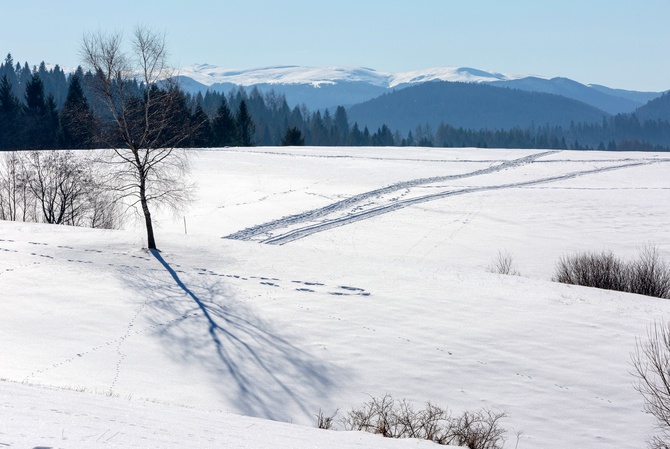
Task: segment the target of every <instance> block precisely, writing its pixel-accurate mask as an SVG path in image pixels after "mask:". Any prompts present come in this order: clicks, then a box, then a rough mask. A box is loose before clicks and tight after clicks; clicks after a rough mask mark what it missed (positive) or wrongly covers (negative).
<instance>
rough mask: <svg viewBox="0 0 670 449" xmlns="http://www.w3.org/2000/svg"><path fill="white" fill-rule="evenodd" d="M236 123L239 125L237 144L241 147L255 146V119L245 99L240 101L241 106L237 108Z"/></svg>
mask: <svg viewBox="0 0 670 449" xmlns="http://www.w3.org/2000/svg"><path fill="white" fill-rule="evenodd" d="M235 124H236V125H237V144H238V145H239V146H241V147H252V146H254V134H255V132H256V125H254V121H253V119H252V118H251V115H249V111H248V110H247V102H246V101H245V100H242V101H241V102H240V108H239V109H238V110H237V115H236V116H235Z"/></svg>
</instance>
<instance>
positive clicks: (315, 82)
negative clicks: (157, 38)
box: [179, 64, 661, 114]
mask: <svg viewBox="0 0 670 449" xmlns="http://www.w3.org/2000/svg"><path fill="white" fill-rule="evenodd" d="M179 73H180V77H181V81H182V86H183V87H184V89H185V90H187V91H189V92H192V93H196V92H198V91H201V92H204V91H206V90H208V89H209V90H212V91H219V92H228V91H230V90H234V89H237V88H238V87H240V86H242V87H246V88H250V87H252V86H254V87H257V88H258V89H259V90H261V91H269V90H274V91H275V92H277V93H282V94H284V95H285V96H286V100H287V102H288V104H289V105H290V106H292V107H293V106H295V105H299V104H305V105H307V106H308V107H309V108H311V109H324V108H334V107H335V106H338V105H343V106H352V105H355V104H358V103H362V102H365V101H368V100H371V99H373V98H376V97H379V96H380V95H383V94H385V93H387V92H391V91H393V90H397V89H402V88H405V87H408V86H413V85H417V84H421V83H426V82H431V81H449V82H465V83H490V84H493V85H496V86H498V87H509V88H514V89H519V90H525V91H529V92H543V93H552V94H555V95H561V96H564V97H567V98H571V99H573V100H578V101H581V102H583V103H586V104H588V105H591V106H594V107H596V108H598V109H601V110H603V111H605V112H606V113H609V114H617V113H624V112H632V111H634V110H635V109H636V108H638V107H640V106H642V105H644V104H645V103H647V102H648V101H650V100H652V99H654V98H656V97H658V96H660V95H661V93H660V92H636V91H626V90H621V89H610V88H607V87H604V86H599V85H585V84H581V83H578V82H576V81H573V80H569V79H567V78H561V77H555V78H549V77H542V76H536V75H532V76H531V75H511V74H504V73H498V72H492V71H485V70H479V69H475V68H470V67H436V68H430V69H423V70H414V71H409V72H399V73H391V72H380V71H376V70H374V69H371V68H367V67H304V66H274V67H262V68H255V69H245V70H237V69H227V68H223V67H217V66H214V65H210V64H195V65H191V66H188V67H184V68H182V69H181V70H180V71H179Z"/></svg>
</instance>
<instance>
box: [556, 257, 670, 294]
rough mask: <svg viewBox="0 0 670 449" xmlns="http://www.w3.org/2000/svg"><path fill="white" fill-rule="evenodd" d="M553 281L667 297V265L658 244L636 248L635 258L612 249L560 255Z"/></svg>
mask: <svg viewBox="0 0 670 449" xmlns="http://www.w3.org/2000/svg"><path fill="white" fill-rule="evenodd" d="M552 280H553V281H555V282H562V283H564V284H574V285H583V286H586V287H595V288H602V289H606V290H616V291H622V292H628V293H637V294H640V295H647V296H655V297H658V298H670V265H668V264H667V263H666V262H664V261H662V260H661V258H660V255H659V251H658V248H656V247H653V246H647V247H644V248H643V249H641V250H640V256H639V259H638V260H635V261H630V262H625V261H623V260H621V259H619V258H618V257H616V256H614V254H612V252H602V253H580V254H576V255H573V256H567V257H562V258H561V259H560V261H559V262H558V264H557V266H556V273H555V274H554V277H553V278H552Z"/></svg>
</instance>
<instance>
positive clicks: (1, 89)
mask: <svg viewBox="0 0 670 449" xmlns="http://www.w3.org/2000/svg"><path fill="white" fill-rule="evenodd" d="M20 115H21V105H20V104H19V99H18V98H16V96H15V95H14V92H13V87H12V84H11V83H10V82H9V78H8V77H7V75H3V76H2V79H1V80H0V130H2V132H0V149H3V150H13V149H16V148H17V145H18V131H19V122H20Z"/></svg>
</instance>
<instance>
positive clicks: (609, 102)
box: [491, 76, 658, 114]
mask: <svg viewBox="0 0 670 449" xmlns="http://www.w3.org/2000/svg"><path fill="white" fill-rule="evenodd" d="M491 84H492V85H494V86H502V87H511V88H514V89H520V90H525V91H528V92H543V93H548V94H555V95H562V96H564V97H567V98H572V99H573V100H578V101H581V102H582V103H586V104H590V105H591V106H595V107H597V108H598V109H602V110H603V111H605V112H608V113H610V114H618V113H623V112H633V111H634V110H635V109H636V108H638V107H640V106H642V105H643V104H644V103H646V102H647V101H649V100H650V99H651V98H653V97H650V98H646V99H642V98H636V97H635V96H633V95H630V96H622V95H618V94H617V91H616V90H615V89H609V91H608V90H606V89H607V88H604V89H599V88H594V87H593V86H586V85H584V84H581V83H578V82H577V81H573V80H571V79H569V78H551V79H546V78H538V77H534V76H529V77H527V78H521V79H517V80H506V81H494V82H492V83H491ZM624 92H627V91H624ZM639 93H640V94H643V93H642V92H639ZM653 95H658V94H653ZM643 98H644V97H643Z"/></svg>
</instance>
